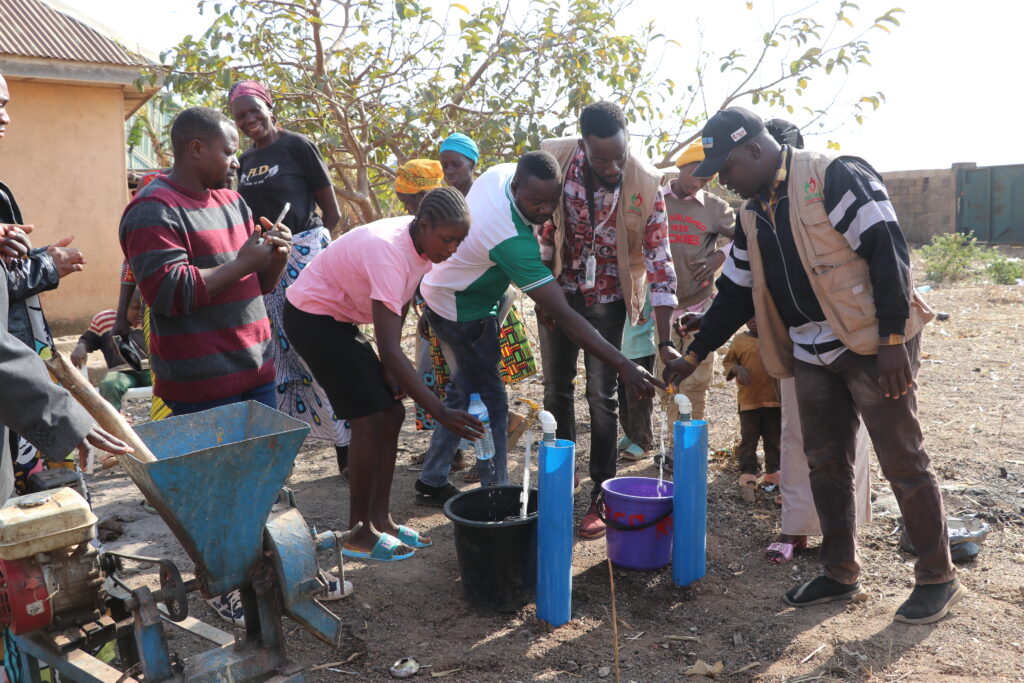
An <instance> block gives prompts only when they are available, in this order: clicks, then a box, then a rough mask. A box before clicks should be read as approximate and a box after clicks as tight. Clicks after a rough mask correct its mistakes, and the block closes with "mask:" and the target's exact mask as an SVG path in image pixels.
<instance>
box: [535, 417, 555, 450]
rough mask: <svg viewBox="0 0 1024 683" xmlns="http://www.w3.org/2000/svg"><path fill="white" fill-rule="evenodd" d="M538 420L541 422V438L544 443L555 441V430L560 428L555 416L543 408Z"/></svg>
mask: <svg viewBox="0 0 1024 683" xmlns="http://www.w3.org/2000/svg"><path fill="white" fill-rule="evenodd" d="M537 421H538V422H540V430H541V432H542V433H543V435H542V436H541V438H540V440H541V441H542V442H544V443H554V442H555V431H556V430H557V429H558V423H556V422H555V416H554V415H552V414H551V413H549V412H548V411H546V410H542V411H540V413H539V414H538V415H537Z"/></svg>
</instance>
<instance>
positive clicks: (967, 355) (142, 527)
mask: <svg viewBox="0 0 1024 683" xmlns="http://www.w3.org/2000/svg"><path fill="white" fill-rule="evenodd" d="M926 296H927V298H928V300H929V302H930V303H931V304H933V305H934V307H935V308H936V309H937V310H939V311H945V312H948V313H949V315H950V317H949V320H948V321H945V322H935V323H933V324H931V325H929V326H928V327H927V328H926V331H925V340H924V352H925V354H926V358H925V360H924V362H923V366H922V369H921V374H920V378H919V381H920V413H921V421H922V425H923V428H924V432H925V436H926V440H927V441H926V443H927V446H928V449H929V453H930V454H931V456H932V458H933V461H934V463H935V468H936V472H937V474H938V476H939V479H940V482H941V485H942V490H943V494H944V496H945V502H946V508H947V511H948V512H951V513H952V512H959V511H970V512H976V513H978V514H979V515H980V516H981V517H982V518H983V519H985V520H986V521H988V522H989V523H990V524H991V526H992V532H991V534H990V535H989V537H988V540H987V542H986V543H985V544H984V545H983V546H982V552H981V554H980V556H979V557H978V559H977V560H975V561H973V562H970V563H968V564H966V565H962V566H961V567H960V577H961V580H962V581H963V583H964V585H965V586H966V588H967V589H968V591H969V594H968V596H967V598H966V599H965V600H964V601H963V602H962V603H961V604H960V605H959V606H958V607H957V608H956V609H955V611H954V612H953V613H952V614H951V615H950V616H949V617H948V618H946V619H945V620H943V621H941V622H939V623H937V624H934V625H931V626H907V625H903V624H897V623H894V622H893V621H892V615H893V612H894V610H895V609H896V607H897V606H898V604H899V603H900V602H901V601H902V600H903V599H904V598H905V597H906V595H907V594H908V593H909V591H910V589H911V587H912V581H913V572H912V564H913V558H912V557H911V556H909V555H906V554H904V553H902V552H900V550H899V548H898V545H897V544H898V539H899V531H900V518H899V512H898V510H897V508H896V505H895V501H894V498H893V496H892V494H891V492H890V491H889V488H888V486H887V484H886V483H885V481H884V480H883V479H882V478H881V476H880V474H879V472H878V468H877V465H874V464H873V468H872V469H873V472H872V495H873V497H874V521H872V522H871V523H870V524H869V525H868V526H867V527H866V528H864V529H863V530H862V537H861V543H860V547H861V552H862V555H863V558H862V559H863V565H864V572H863V576H862V584H863V586H864V588H865V589H866V591H867V595H868V599H867V600H866V601H864V602H857V603H851V604H831V605H826V606H822V607H816V608H808V609H802V610H797V609H792V608H789V607H787V606H785V605H784V604H783V603H782V602H781V600H780V596H781V595H782V593H783V592H784V591H785V590H787V589H788V588H789V587H790V586H792V585H794V584H796V583H799V582H802V581H805V580H807V579H810V578H812V577H813V576H815V575H816V574H817V572H818V565H817V552H816V549H815V548H814V547H813V546H814V545H815V544H816V543H815V541H814V540H812V548H811V549H810V550H808V551H806V552H803V553H800V554H798V556H797V558H796V560H795V561H794V562H793V563H790V564H787V565H783V566H773V565H769V564H768V563H767V562H766V561H765V559H764V548H765V546H766V545H767V544H768V543H769V542H770V541H771V539H772V538H773V537H774V535H775V534H776V533H777V531H778V524H779V510H778V508H776V507H775V505H774V504H773V503H772V501H771V499H770V497H769V496H767V495H762V496H761V497H760V498H759V500H758V502H757V503H755V504H752V505H751V504H747V503H744V502H742V501H741V500H740V497H739V495H738V493H737V491H736V486H735V480H736V477H737V472H736V469H735V467H734V465H733V464H732V463H730V462H724V461H721V460H713V461H712V463H711V465H710V468H709V482H708V506H709V510H708V521H709V525H708V571H707V576H706V577H705V578H704V579H701V580H700V581H698V582H696V583H695V584H694V585H693V586H691V587H689V588H677V587H676V586H674V585H673V583H672V580H671V571H670V568H666V569H663V570H660V571H655V572H634V571H626V570H616V571H615V586H616V596H617V608H618V617H619V642H620V644H621V649H620V653H621V671H622V680H623V681H638V682H640V681H671V680H682V679H684V678H687V677H686V675H685V672H686V670H687V668H688V667H689V666H691V665H693V664H694V663H695V662H697V661H698V660H703V661H705V662H707V663H709V664H714V663H715V662H719V661H721V662H722V663H723V665H724V666H723V672H722V674H720V675H719V678H723V677H728V679H729V680H735V681H748V680H756V681H791V682H796V681H828V680H841V681H975V680H988V681H1019V680H1024V495H1022V494H1024V445H1022V444H1024V419H1022V418H1021V412H1020V409H1019V401H1020V397H1021V395H1022V393H1024V356H1022V355H1021V353H1020V349H1021V347H1022V346H1024V288H1021V287H997V286H984V285H961V286H955V287H949V288H946V287H943V288H935V289H933V290H932V291H931V292H930V293H928V294H927V295H926ZM734 391H735V390H734V388H733V386H732V384H731V383H729V384H725V383H724V382H723V378H722V375H721V371H720V364H719V367H718V372H717V374H716V377H715V385H714V387H713V388H712V390H711V392H710V397H709V402H708V419H709V421H710V424H711V448H712V449H717V448H723V447H731V446H732V445H733V441H734V439H735V438H736V436H737V418H736V412H735V411H736V408H735V405H736V404H735V397H734ZM578 392H579V395H578V398H577V415H578V416H579V422H578V426H579V431H580V432H581V438H580V443H579V447H578V462H579V463H580V464H581V468H580V471H581V473H583V474H585V472H586V465H585V463H586V458H587V448H588V444H589V423H588V422H587V421H586V420H587V413H586V408H585V403H584V401H583V398H582V386H580V387H579V389H578ZM511 394H512V396H526V397H529V398H532V399H534V400H540V397H541V384H540V381H539V380H538V379H536V378H534V379H533V380H530V381H528V382H526V383H524V384H522V385H518V386H516V387H514V390H513V391H512V392H511ZM141 407H142V405H141V404H137V405H134V406H133V407H132V412H133V413H139V412H140V408H141ZM656 424H657V423H656ZM426 445H427V435H426V434H424V433H422V432H416V431H415V429H414V426H413V420H412V415H411V413H410V416H409V419H408V420H407V421H406V426H405V429H404V430H403V432H402V437H401V441H400V448H399V454H398V456H399V463H398V468H397V472H396V477H395V483H394V488H393V492H392V509H393V511H394V513H395V517H396V518H397V519H398V520H400V521H402V522H404V523H406V524H409V525H411V526H413V527H415V528H417V529H419V530H421V531H427V532H429V533H430V534H431V535H432V536H433V538H434V541H435V543H434V546H433V547H431V548H428V549H425V550H421V551H419V552H418V553H417V556H416V557H415V558H413V559H411V560H409V561H405V562H399V563H395V564H367V563H365V562H356V561H347V562H346V571H347V574H348V578H349V579H350V580H352V581H353V583H354V584H355V589H356V592H355V595H354V596H352V597H350V598H348V599H346V600H344V601H342V602H340V603H332V607H331V608H332V609H333V610H335V611H336V612H337V613H338V614H339V615H340V616H341V618H342V619H343V620H344V623H345V624H346V639H345V642H344V643H343V644H342V646H341V648H340V649H339V650H338V651H333V650H331V649H329V648H327V647H325V646H324V645H322V644H321V643H320V642H319V641H317V640H316V639H314V638H313V637H311V636H309V635H308V634H306V633H305V632H304V631H302V630H301V629H300V628H298V627H297V626H295V625H294V624H289V625H288V630H289V633H290V639H289V647H290V651H291V653H292V655H293V657H294V658H295V660H296V661H298V662H299V663H301V664H303V665H305V666H307V667H316V666H318V665H324V664H327V665H328V666H327V667H325V668H321V669H319V670H316V671H314V672H312V673H311V674H310V678H311V679H312V680H318V681H319V680H324V681H326V680H350V679H353V678H355V679H357V680H358V679H363V680H389V679H390V676H389V674H388V673H387V670H388V667H389V666H390V665H391V664H392V663H393V662H395V660H397V659H399V658H402V657H412V658H415V659H416V660H417V661H418V662H419V663H420V665H426V666H427V667H429V668H424V669H422V670H421V671H420V673H419V675H418V676H417V678H419V679H429V678H431V677H438V676H437V674H442V673H445V672H452V673H450V674H448V675H447V676H446V677H445V678H447V680H453V681H525V680H542V681H555V680H557V681H571V680H601V679H602V678H604V677H607V678H608V680H613V679H614V673H612V674H611V675H609V673H608V672H609V669H608V668H605V667H611V666H612V664H613V656H612V651H613V650H612V629H611V626H612V624H611V611H610V604H611V602H610V590H609V581H608V565H607V563H606V561H605V558H606V555H605V542H604V541H603V540H601V541H594V542H584V541H579V542H577V543H576V545H575V551H574V560H573V561H574V579H573V605H572V609H573V619H572V620H571V621H570V622H569V623H568V624H566V625H564V626H562V627H560V628H557V629H551V628H548V627H546V626H545V625H542V624H541V623H539V622H538V621H537V620H536V618H535V612H534V607H533V605H529V606H527V607H524V608H522V609H521V610H520V611H519V612H517V613H513V614H491V613H486V612H481V611H479V610H477V609H475V608H474V607H473V606H471V605H469V604H468V603H467V602H466V601H465V600H464V599H463V595H462V587H461V586H460V583H459V572H458V565H457V562H456V557H455V549H454V545H453V538H452V527H451V524H450V523H449V522H448V520H447V519H446V518H445V517H444V516H443V514H442V513H441V512H440V511H439V510H436V509H433V508H423V507H419V506H416V505H415V504H414V500H413V483H414V481H415V479H416V476H417V475H416V472H414V471H410V469H409V466H410V460H411V458H412V457H413V455H415V454H417V453H420V452H421V451H423V450H425V448H426ZM510 462H512V463H513V464H512V477H513V481H515V480H517V477H521V463H522V448H521V447H520V448H519V449H518V451H517V452H516V453H515V455H514V456H513V455H510ZM620 471H621V472H623V473H626V472H628V473H631V474H639V475H644V476H657V472H656V468H654V467H653V465H651V464H650V461H647V463H646V464H632V465H629V466H626V464H625V463H623V462H622V461H620ZM453 481H454V482H455V483H456V484H457V485H459V486H460V487H466V486H467V485H465V484H462V478H461V474H455V475H453ZM290 485H291V486H292V487H293V488H294V490H295V491H296V494H297V499H298V505H299V508H300V509H301V511H302V513H303V515H304V516H305V519H306V521H307V522H308V523H309V524H310V525H315V526H316V527H317V528H318V529H321V530H322V529H327V528H333V529H338V528H343V526H344V524H345V521H346V517H347V506H348V489H347V484H346V483H345V482H343V481H342V480H341V478H340V477H339V476H338V472H337V467H336V465H335V460H334V452H333V449H332V448H330V447H325V446H324V445H322V444H319V443H316V442H311V443H307V444H306V446H305V447H304V448H303V449H302V451H301V453H300V454H299V457H298V459H297V461H296V468H295V472H294V474H293V475H292V478H291V480H290ZM91 486H92V492H93V502H94V505H95V509H96V512H97V514H98V516H99V517H100V519H101V520H102V519H106V518H111V517H116V518H118V519H119V520H120V521H122V522H124V534H123V535H122V536H121V538H120V539H118V540H117V541H114V542H112V543H110V544H109V545H110V547H112V548H115V549H121V550H124V551H131V552H136V553H139V554H147V555H160V556H166V557H170V558H172V559H174V560H176V561H177V562H178V564H179V566H180V567H181V568H182V570H183V571H187V570H190V569H191V563H190V561H189V560H188V559H187V557H185V555H184V553H183V552H182V551H181V549H180V547H179V546H178V544H177V542H176V541H175V540H174V539H173V537H171V535H170V533H169V532H168V531H167V529H166V527H165V526H164V524H163V522H162V521H161V520H160V519H159V518H158V517H157V516H155V515H153V514H151V513H148V512H146V511H145V509H144V508H143V507H142V505H141V495H140V494H139V492H138V490H137V489H136V488H135V487H134V485H133V484H132V483H131V481H130V480H129V479H128V478H127V476H126V475H125V474H124V472H123V471H119V470H111V471H107V472H104V473H100V474H97V475H95V476H93V477H92V481H91ZM589 486H590V482H589V480H585V481H584V487H585V489H586V490H589ZM588 500H589V498H588V496H587V495H586V493H584V494H583V495H582V496H578V497H577V503H576V514H577V517H579V516H580V515H582V513H583V511H584V509H585V507H586V502H587V501H588ZM321 559H322V561H323V562H327V561H328V558H327V557H326V556H325V557H323V558H321ZM130 578H131V581H132V582H134V583H146V584H151V585H152V584H155V583H156V582H157V577H156V573H155V567H154V568H146V569H143V570H141V571H139V572H137V573H135V574H134V575H133V576H131V577H130ZM191 608H192V614H193V616H196V617H198V618H200V619H203V620H205V621H208V622H210V623H212V624H214V625H216V626H218V627H219V628H223V627H224V625H223V623H222V622H218V621H217V620H216V617H215V616H214V614H213V613H212V611H211V610H210V609H209V608H207V607H206V605H205V604H204V603H203V602H202V601H201V600H199V599H197V598H195V597H193V599H192V603H191ZM168 630H169V631H171V632H172V633H174V635H173V638H172V640H171V642H172V645H173V646H174V647H175V648H178V649H180V650H181V652H182V654H189V653H192V652H195V651H196V647H197V644H196V642H194V641H193V639H192V637H191V636H186V635H180V632H174V631H173V629H170V627H168ZM342 662H344V663H342ZM602 674H603V675H602ZM693 680H700V678H699V677H693Z"/></svg>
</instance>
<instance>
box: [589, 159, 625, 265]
mask: <svg viewBox="0 0 1024 683" xmlns="http://www.w3.org/2000/svg"><path fill="white" fill-rule="evenodd" d="M592 172H593V171H591V173H592ZM583 187H584V188H585V190H586V194H587V211H588V212H589V214H590V230H591V234H590V253H591V254H592V255H594V257H595V258H596V256H597V253H596V252H597V231H598V230H600V229H601V228H603V227H604V226H605V225H606V224H607V223H608V221H609V220H610V219H611V217H612V215H613V214H614V213H615V208H616V207H617V206H618V205H619V192H620V191H621V190H622V183H621V182H620V183H619V184H618V185H616V186H615V194H614V195H612V206H611V208H610V209H608V215H607V216H605V217H604V220H603V221H601V222H600V223H597V216H596V215H595V213H596V212H595V211H594V190H593V189H592V188H591V186H590V173H586V172H585V171H584V173H583Z"/></svg>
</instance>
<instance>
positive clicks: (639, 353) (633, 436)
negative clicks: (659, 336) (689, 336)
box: [618, 289, 658, 461]
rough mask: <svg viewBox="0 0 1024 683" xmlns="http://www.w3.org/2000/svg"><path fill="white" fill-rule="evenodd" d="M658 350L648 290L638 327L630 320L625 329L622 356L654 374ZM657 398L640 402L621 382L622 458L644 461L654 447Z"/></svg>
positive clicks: (620, 446) (620, 381)
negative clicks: (652, 420)
mask: <svg viewBox="0 0 1024 683" xmlns="http://www.w3.org/2000/svg"><path fill="white" fill-rule="evenodd" d="M657 351H658V347H657V346H656V345H655V343H654V316H653V315H652V312H651V291H650V289H648V290H647V301H646V302H645V303H644V310H643V312H642V313H641V314H640V320H639V321H637V324H636V325H631V324H630V323H629V321H628V320H627V321H626V326H625V327H624V328H623V330H622V355H624V356H625V357H626V358H628V359H630V360H631V361H633V362H634V363H636V364H637V365H639V366H641V367H642V368H644V369H645V370H647V371H648V372H651V373H653V372H654V357H655V354H656V353H657ZM653 410H654V399H652V398H641V399H638V398H636V397H635V396H633V395H632V392H629V391H626V388H625V387H624V386H623V384H622V380H619V424H620V425H621V426H622V432H623V436H622V438H620V439H619V443H618V450H619V455H620V456H621V457H622V458H623V459H625V460H633V461H638V460H643V459H644V458H646V457H647V454H648V452H649V451H650V450H651V449H652V448H654V433H653V431H652V429H651V413H652V412H653Z"/></svg>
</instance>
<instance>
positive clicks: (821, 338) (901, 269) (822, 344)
mask: <svg viewBox="0 0 1024 683" xmlns="http://www.w3.org/2000/svg"><path fill="white" fill-rule="evenodd" d="M797 191H799V192H803V191H804V190H803V189H799V188H798V190H797ZM822 194H823V201H824V205H825V210H826V211H827V212H828V217H829V222H830V223H831V224H832V226H833V227H834V228H835V229H836V230H837V231H838V232H839V233H841V234H842V235H843V236H844V237H845V238H846V241H847V242H848V243H849V244H850V247H852V248H853V250H854V251H856V252H857V254H858V255H859V256H860V257H861V258H863V259H864V260H866V261H867V262H868V268H869V272H870V276H871V285H872V289H873V293H874V299H875V309H876V315H877V317H878V333H879V334H880V335H882V336H888V335H890V334H903V331H904V327H905V326H906V323H907V318H908V316H909V314H910V294H911V293H910V255H909V250H908V249H907V243H906V240H905V239H904V237H903V232H902V231H901V230H900V226H899V222H898V221H897V219H896V213H895V211H894V210H893V207H892V204H891V203H890V202H889V195H888V193H887V192H886V189H885V185H883V184H882V177H881V175H879V173H878V172H877V171H875V169H874V168H872V167H871V165H870V164H868V163H867V162H866V161H864V160H863V159H859V158H857V157H839V158H837V159H835V160H834V161H833V162H832V163H831V164H829V166H828V168H827V169H826V171H825V178H824V187H823V192H822ZM776 196H777V197H778V200H779V201H778V204H777V205H776V207H775V210H774V212H773V215H769V214H768V212H767V211H766V209H765V206H764V204H763V203H761V202H759V201H757V200H756V199H755V200H751V201H750V202H748V203H747V208H752V209H754V211H755V212H756V214H757V221H758V230H757V239H758V246H759V248H760V251H761V257H762V260H763V262H764V274H765V280H766V284H767V286H768V291H769V292H770V293H771V296H772V301H773V302H774V303H775V307H776V308H777V309H778V311H779V315H781V316H782V320H783V322H785V323H786V325H787V326H788V327H789V336H790V339H791V340H792V341H793V355H794V357H795V358H797V359H798V360H801V361H804V362H806V363H811V364H814V365H827V364H829V363H831V362H833V361H834V360H835V359H836V358H838V357H839V356H840V355H842V354H843V352H845V351H846V350H847V349H846V347H845V346H844V345H843V342H842V341H840V340H839V338H838V336H837V335H836V334H835V332H834V331H833V330H832V327H831V326H830V325H829V323H828V321H827V320H826V319H825V314H824V312H823V311H822V309H821V304H819V303H818V299H817V297H816V296H815V294H814V291H813V289H812V287H811V282H810V279H809V278H808V276H807V272H806V271H805V270H804V267H803V264H802V263H801V261H800V254H799V252H798V251H797V247H796V243H795V242H794V238H793V233H792V229H791V227H790V223H789V187H788V183H786V182H782V183H780V185H779V187H778V188H777V190H776ZM748 254H749V251H748V249H747V236H746V233H745V232H744V231H743V230H741V229H738V230H736V238H735V241H734V242H733V248H732V252H731V253H730V255H729V257H728V258H727V259H726V261H725V267H724V268H723V270H722V276H721V277H720V278H719V279H718V282H717V284H718V298H716V299H715V304H714V306H713V307H712V308H711V310H709V311H708V313H707V314H706V315H705V316H704V319H703V321H702V322H701V328H700V331H699V332H698V333H697V335H696V336H695V338H694V341H693V343H692V344H691V345H690V350H691V351H693V352H694V353H695V354H696V355H697V357H698V358H703V357H705V356H706V355H707V354H708V353H710V352H711V351H713V350H715V349H717V348H718V347H719V346H721V345H723V344H724V343H725V342H727V341H728V340H729V337H731V336H732V335H733V333H735V332H736V330H738V329H739V328H740V327H741V326H742V325H743V324H744V323H746V321H747V320H749V319H750V318H751V317H753V315H754V303H753V298H752V294H751V288H752V287H753V285H754V279H753V276H752V274H751V271H750V261H749V255H748Z"/></svg>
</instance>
